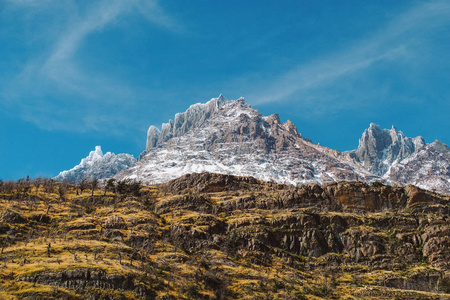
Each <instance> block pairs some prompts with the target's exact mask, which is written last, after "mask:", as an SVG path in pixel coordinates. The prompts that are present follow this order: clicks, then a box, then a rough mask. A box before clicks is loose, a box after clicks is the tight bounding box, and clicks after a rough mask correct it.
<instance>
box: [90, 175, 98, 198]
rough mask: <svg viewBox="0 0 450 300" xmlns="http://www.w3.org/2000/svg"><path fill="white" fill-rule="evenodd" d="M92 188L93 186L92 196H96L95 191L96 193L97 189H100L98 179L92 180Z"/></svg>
mask: <svg viewBox="0 0 450 300" xmlns="http://www.w3.org/2000/svg"><path fill="white" fill-rule="evenodd" d="M90 186H91V190H92V194H91V196H94V191H95V189H97V188H98V179H97V178H94V179H92V181H91V184H90Z"/></svg>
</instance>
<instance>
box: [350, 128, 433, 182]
mask: <svg viewBox="0 0 450 300" xmlns="http://www.w3.org/2000/svg"><path fill="white" fill-rule="evenodd" d="M425 145H426V144H425V140H424V139H423V138H422V137H421V136H418V137H416V138H409V137H406V136H405V135H404V134H403V132H401V131H398V130H397V129H396V128H395V127H394V126H392V129H391V130H388V129H380V126H378V125H376V124H373V123H372V124H370V127H369V128H368V129H366V130H365V131H364V133H363V135H362V137H361V139H360V140H359V146H358V148H357V149H356V150H353V151H349V152H348V154H349V155H350V157H352V158H354V159H355V160H356V161H358V162H359V163H360V164H362V165H363V166H364V167H365V168H366V169H368V170H369V171H370V172H372V173H374V174H376V175H378V176H384V175H385V174H386V173H387V172H388V171H389V169H390V167H391V166H392V165H393V164H396V163H398V162H400V161H402V160H403V159H405V158H407V157H409V156H411V155H412V154H415V153H417V152H419V151H420V150H421V149H423V148H424V147H425Z"/></svg>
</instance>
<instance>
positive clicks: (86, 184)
mask: <svg viewBox="0 0 450 300" xmlns="http://www.w3.org/2000/svg"><path fill="white" fill-rule="evenodd" d="M78 186H79V188H80V194H81V195H83V191H84V190H85V189H87V188H89V179H87V178H86V177H84V178H83V179H81V181H80V183H79V184H78Z"/></svg>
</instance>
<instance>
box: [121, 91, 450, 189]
mask: <svg viewBox="0 0 450 300" xmlns="http://www.w3.org/2000/svg"><path fill="white" fill-rule="evenodd" d="M449 170H450V150H449V148H448V147H447V146H446V145H444V144H443V143H441V142H439V141H436V142H434V143H432V144H428V145H427V144H426V143H425V141H424V139H423V138H422V137H420V136H419V137H416V138H409V137H406V136H405V135H404V134H403V133H402V132H401V131H398V130H397V129H396V128H395V127H392V129H390V130H388V129H380V127H379V126H378V125H376V124H371V125H370V127H369V128H368V129H367V130H366V131H365V132H364V133H363V136H362V138H361V139H360V142H359V146H358V148H357V149H356V150H353V151H348V152H343V153H340V152H338V151H337V150H332V149H329V148H326V147H322V146H320V145H317V144H313V143H312V142H311V141H310V140H308V139H306V138H304V137H302V135H301V134H300V133H299V132H298V130H297V128H296V127H295V125H294V124H293V123H292V122H291V121H289V120H288V121H286V122H285V123H281V121H280V118H279V116H278V115H277V114H273V115H270V116H263V115H262V114H260V113H259V112H258V111H256V110H255V109H253V108H251V107H250V106H249V105H247V104H246V103H245V101H244V99H243V98H240V99H238V100H227V99H225V98H224V97H223V96H222V95H220V96H219V97H218V98H213V99H211V100H210V101H209V102H207V103H204V104H194V105H192V106H191V107H190V108H189V109H188V110H187V111H186V112H184V113H179V114H176V115H175V121H172V120H170V121H169V122H168V123H165V124H162V126H161V131H160V130H159V129H157V128H156V127H155V126H151V127H150V128H149V130H148V133H147V147H146V150H145V151H144V152H143V153H142V154H141V156H140V158H139V161H138V162H137V163H136V165H135V166H133V167H131V168H129V169H127V170H125V171H122V172H120V173H119V174H117V175H116V178H117V179H124V178H130V179H137V180H140V181H142V182H144V183H162V182H167V181H169V180H171V179H174V178H177V177H179V176H182V175H184V174H189V173H196V172H197V173H198V172H203V171H208V172H212V173H221V174H233V175H239V176H252V177H255V178H258V179H262V180H273V181H276V182H279V183H291V184H309V183H317V184H322V183H325V182H333V181H342V180H346V181H349V180H359V181H363V182H373V181H383V182H385V183H388V184H394V185H407V184H414V185H417V186H420V187H422V188H426V189H430V190H436V191H438V192H441V193H450V175H449V174H450V173H449Z"/></svg>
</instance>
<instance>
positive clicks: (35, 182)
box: [33, 176, 42, 195]
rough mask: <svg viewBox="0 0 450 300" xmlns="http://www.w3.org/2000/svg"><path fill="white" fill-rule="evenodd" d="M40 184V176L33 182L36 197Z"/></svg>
mask: <svg viewBox="0 0 450 300" xmlns="http://www.w3.org/2000/svg"><path fill="white" fill-rule="evenodd" d="M41 183H42V177H40V176H39V177H38V178H36V179H34V180H33V185H34V187H35V188H36V195H37V194H38V192H39V187H40V186H41Z"/></svg>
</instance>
